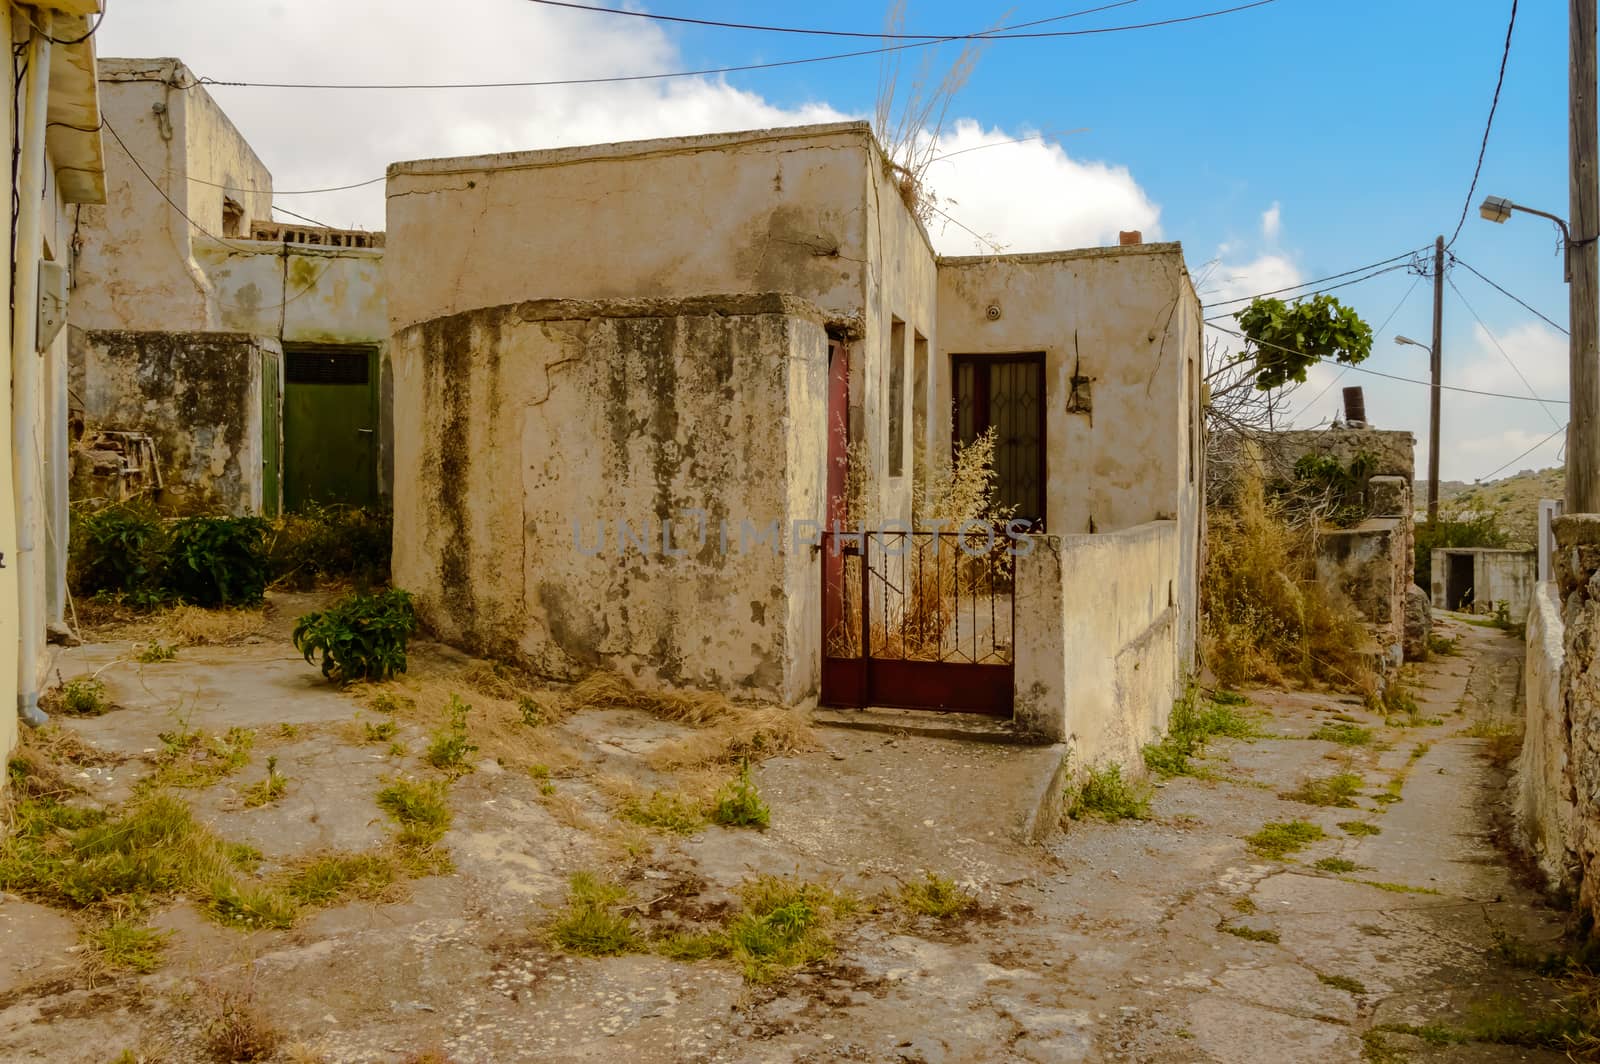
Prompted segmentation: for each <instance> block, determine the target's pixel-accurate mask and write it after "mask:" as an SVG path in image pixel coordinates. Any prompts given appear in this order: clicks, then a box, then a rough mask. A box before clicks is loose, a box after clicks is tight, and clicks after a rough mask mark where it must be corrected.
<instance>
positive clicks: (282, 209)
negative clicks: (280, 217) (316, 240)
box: [272, 203, 338, 229]
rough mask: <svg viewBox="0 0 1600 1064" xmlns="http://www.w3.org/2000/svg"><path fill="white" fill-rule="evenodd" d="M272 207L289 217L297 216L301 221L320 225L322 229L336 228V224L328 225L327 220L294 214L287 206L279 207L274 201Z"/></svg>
mask: <svg viewBox="0 0 1600 1064" xmlns="http://www.w3.org/2000/svg"><path fill="white" fill-rule="evenodd" d="M272 209H273V210H275V211H277V212H278V213H279V214H287V215H288V216H289V217H291V218H298V219H300V220H301V221H302V222H310V223H311V224H312V225H315V226H320V227H321V228H323V229H337V228H338V226H335V225H329V224H328V223H327V222H319V221H317V220H316V219H315V218H312V217H310V216H309V215H304V214H296V213H295V212H294V211H291V210H290V209H289V208H287V207H280V206H278V205H277V204H276V203H274V204H273V205H272Z"/></svg>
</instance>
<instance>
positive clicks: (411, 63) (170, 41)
mask: <svg viewBox="0 0 1600 1064" xmlns="http://www.w3.org/2000/svg"><path fill="white" fill-rule="evenodd" d="M229 7H230V10H229V12H228V17H227V26H226V32H223V31H222V29H221V27H220V26H219V24H218V22H217V17H216V16H217V12H216V0H161V2H160V3H159V4H149V5H145V6H144V8H143V9H142V10H141V9H140V8H139V7H138V5H135V4H132V3H124V4H121V5H117V4H113V5H111V8H110V14H109V15H108V16H107V17H106V20H105V25H104V27H103V28H102V30H101V33H100V38H99V44H100V54H101V55H104V56H113V55H121V56H167V55H175V56H177V57H179V58H180V59H182V60H184V61H185V62H186V63H187V64H189V66H190V67H191V68H192V69H193V70H195V72H196V73H197V74H200V75H203V76H211V77H213V78H217V79H219V80H244V81H291V82H292V81H306V82H340V83H347V82H353V83H392V82H417V81H421V82H442V81H501V80H506V81H517V80H535V79H537V80H558V79H561V78H579V77H607V76H613V75H624V74H638V73H648V72H656V71H669V70H677V69H683V68H686V67H690V66H694V65H696V64H695V63H694V62H692V61H691V60H689V59H687V58H685V57H684V56H683V55H682V54H681V52H680V51H679V49H678V47H677V45H676V44H675V43H674V41H673V39H672V38H671V37H670V36H669V35H668V34H666V33H664V32H663V31H662V30H661V29H660V28H659V27H657V26H655V25H652V24H650V23H646V22H643V21H642V20H638V19H619V18H614V17H613V18H608V17H606V16H604V15H585V14H582V13H578V12H574V11H570V10H553V9H550V8H546V7H541V6H539V5H534V4H522V3H516V2H507V0H458V2H457V3H455V4H453V5H450V8H449V11H450V17H449V19H448V20H446V21H444V22H441V21H440V14H439V12H440V10H441V9H440V7H439V5H438V4H436V3H431V2H424V0H336V2H332V3H330V2H327V0H258V2H256V3H251V4H237V5H229ZM819 69H821V68H819ZM211 91H212V92H213V94H214V95H215V96H216V98H217V100H218V102H219V103H220V104H221V105H222V107H223V109H224V110H226V111H227V112H228V114H229V116H230V117H231V118H232V119H233V120H234V123H235V125H237V126H238V127H239V129H240V130H241V131H242V132H243V133H244V135H245V137H246V138H247V139H248V140H249V141H250V143H251V145H252V146H253V147H254V148H255V149H256V152H257V153H258V154H259V155H260V156H261V157H262V160H263V161H264V162H265V163H266V164H267V166H268V168H269V169H271V170H272V173H273V182H274V185H275V187H277V188H279V189H289V190H292V189H302V188H315V187H325V186H329V185H340V184H346V183H349V182H353V181H361V180H364V179H367V178H372V177H377V176H379V175H381V174H382V173H383V172H384V168H385V167H386V166H387V165H388V164H389V163H391V162H394V161H397V160H404V159H416V158H428V157H435V156H445V155H467V154H477V153H485V152H497V151H513V150H520V149H529V148H543V147H559V146H563V145H572V144H589V143H603V142H606V141H616V140H631V139H638V138H646V137H657V136H671V135H681V134H690V133H708V132H718V131H726V130H736V129H752V128H762V127H767V126H778V125H798V124H803V123H810V122H826V121H837V120H839V119H843V118H849V117H861V116H860V115H859V114H852V113H850V111H849V109H848V108H839V107H836V106H834V105H833V104H831V103H829V102H826V101H811V102H805V103H798V104H793V105H779V104H775V103H773V102H771V101H770V100H768V99H766V98H764V97H763V96H761V95H759V94H757V93H753V92H748V91H745V90H741V89H737V88H734V87H733V86H730V85H728V84H726V83H725V82H724V81H722V80H720V79H717V78H687V79H672V80H660V81H639V82H623V83H617V84H611V85H580V86H555V87H549V88H532V89H473V90H452V91H409V92H382V91H345V92H324V91H313V90H289V89H281V90H280V89H255V88H228V87H226V86H215V87H213V88H212V90H211ZM958 104H959V101H958ZM1018 135H1022V134H1018V133H1011V132H1006V131H1002V130H999V129H988V128H984V127H982V126H980V125H979V124H978V123H977V122H974V121H970V120H966V121H957V122H954V123H953V124H951V125H950V126H949V127H948V129H947V132H946V136H945V137H944V138H943V140H942V141H941V143H940V145H939V150H940V151H945V152H952V151H959V150H962V149H964V148H969V147H976V146H978V145H980V144H995V143H997V142H1000V141H1004V140H1007V139H1009V138H1011V137H1014V136H1018ZM930 181H931V184H932V186H933V187H934V189H935V190H936V191H937V194H938V195H939V196H940V198H941V207H942V209H943V210H945V211H946V212H948V213H949V214H950V215H951V216H952V217H954V218H956V219H959V221H960V222H961V224H962V225H966V226H968V227H970V228H971V229H973V230H975V231H977V232H979V233H982V234H984V236H986V237H988V238H991V239H993V240H994V241H996V242H998V243H1000V244H1002V245H1004V246H1005V247H1006V248H1007V249H1008V250H1012V251H1030V250H1042V249H1052V248H1060V247H1080V246H1085V245H1092V244H1113V243H1115V242H1116V235H1117V232H1118V231H1119V230H1121V229H1141V230H1143V231H1144V234H1145V237H1146V238H1147V239H1151V238H1157V237H1159V235H1160V209H1159V208H1158V207H1156V206H1155V205H1154V204H1152V203H1151V202H1150V199H1149V197H1148V196H1147V195H1146V194H1145V192H1144V190H1143V189H1141V188H1140V187H1139V185H1138V183H1137V182H1136V181H1135V180H1134V178H1133V177H1132V175H1130V174H1129V172H1128V171H1127V170H1126V169H1125V168H1123V167H1119V166H1115V165H1111V164H1107V163H1103V162H1093V161H1085V160H1080V159H1076V158H1072V157H1069V156H1068V154H1067V153H1066V152H1065V151H1064V150H1063V149H1062V148H1061V147H1059V146H1057V145H1054V144H1045V143H1042V142H1038V141H1034V142H1029V143H1024V144H1007V145H1001V146H998V147H992V148H985V149H984V150H982V151H975V152H970V153H968V154H965V155H962V156H960V157H958V158H954V159H949V160H946V161H943V162H939V163H936V164H934V167H933V172H932V174H931V175H930ZM383 202H384V201H383V185H382V184H381V183H379V184H375V185H372V186H369V187H366V188H362V189H356V190H352V191H348V192H340V193H326V194H321V195H316V196H303V197H301V196H295V197H284V198H282V199H281V200H280V204H281V205H282V206H286V207H289V208H291V209H293V210H295V211H299V212H301V213H304V214H307V215H310V216H311V217H314V218H319V219H321V220H322V221H324V222H327V223H328V224H330V225H336V226H339V225H363V226H367V227H373V228H377V227H381V226H382V225H383ZM931 235H932V236H933V238H934V242H935V244H936V245H937V246H938V248H939V250H941V251H944V252H948V253H961V252H967V251H974V250H980V249H981V250H985V251H987V250H989V248H988V247H986V246H984V245H983V244H982V242H980V241H979V240H977V239H976V238H974V237H973V236H971V235H970V234H969V233H967V232H965V231H964V230H962V229H961V228H960V227H959V226H957V225H954V224H948V223H946V222H945V221H944V220H943V219H939V218H936V219H935V224H934V225H933V226H932V227H931Z"/></svg>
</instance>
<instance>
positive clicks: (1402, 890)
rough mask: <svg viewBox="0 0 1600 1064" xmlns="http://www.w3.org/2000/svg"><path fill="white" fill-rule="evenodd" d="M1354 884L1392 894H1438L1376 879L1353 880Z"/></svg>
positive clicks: (1427, 888)
mask: <svg viewBox="0 0 1600 1064" xmlns="http://www.w3.org/2000/svg"><path fill="white" fill-rule="evenodd" d="M1350 882H1352V883H1360V884H1361V885H1362V886H1364V887H1376V888H1377V889H1379V890H1386V891H1388V892H1389V893H1391V894H1437V893H1439V892H1438V891H1437V890H1434V889H1433V888H1432V887H1413V886H1411V885H1410V884H1407V883H1385V882H1382V881H1380V880H1375V879H1352V880H1350Z"/></svg>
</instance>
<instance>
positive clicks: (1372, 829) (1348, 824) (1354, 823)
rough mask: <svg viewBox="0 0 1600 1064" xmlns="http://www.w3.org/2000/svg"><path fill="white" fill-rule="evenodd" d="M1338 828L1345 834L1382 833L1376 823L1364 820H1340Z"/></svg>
mask: <svg viewBox="0 0 1600 1064" xmlns="http://www.w3.org/2000/svg"><path fill="white" fill-rule="evenodd" d="M1339 830H1340V831H1343V832H1344V833H1345V834H1346V835H1355V836H1358V837H1359V836H1363V835H1382V834H1383V829H1382V828H1380V827H1379V826H1378V825H1376V824H1369V823H1367V822H1366V821H1365V820H1341V821H1339Z"/></svg>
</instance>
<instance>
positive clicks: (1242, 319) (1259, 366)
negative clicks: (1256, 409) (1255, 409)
mask: <svg viewBox="0 0 1600 1064" xmlns="http://www.w3.org/2000/svg"><path fill="white" fill-rule="evenodd" d="M1234 318H1235V320H1237V321H1238V322H1239V328H1240V330H1241V331H1242V332H1243V333H1244V337H1245V340H1246V342H1247V343H1248V354H1249V356H1250V358H1252V359H1253V360H1254V364H1255V380H1256V387H1257V388H1259V389H1261V390H1262V391H1267V390H1269V389H1272V388H1281V387H1283V386H1284V385H1285V384H1288V383H1289V382H1290V381H1294V382H1296V383H1299V384H1304V383H1305V379H1306V371H1307V370H1309V369H1310V368H1311V367H1312V366H1313V365H1315V364H1316V363H1317V362H1320V361H1323V360H1332V361H1335V362H1342V363H1344V364H1345V365H1349V366H1353V365H1355V364H1356V363H1358V362H1361V361H1363V360H1364V359H1365V358H1366V357H1367V356H1368V355H1370V354H1371V353H1372V327H1371V326H1369V325H1368V324H1367V323H1366V322H1364V321H1362V320H1361V316H1360V315H1358V314H1357V313H1356V312H1355V311H1353V310H1351V309H1350V308H1349V307H1347V306H1345V305H1344V304H1343V303H1340V302H1339V301H1338V300H1337V299H1335V298H1334V297H1333V296H1330V295H1315V296H1310V297H1308V298H1306V299H1302V300H1299V301H1297V302H1294V303H1285V302H1284V301H1283V300H1281V299H1257V300H1255V301H1254V302H1252V303H1251V304H1250V305H1249V306H1248V307H1246V308H1245V309H1244V310H1241V311H1240V312H1239V313H1237V314H1235V315H1234Z"/></svg>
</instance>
